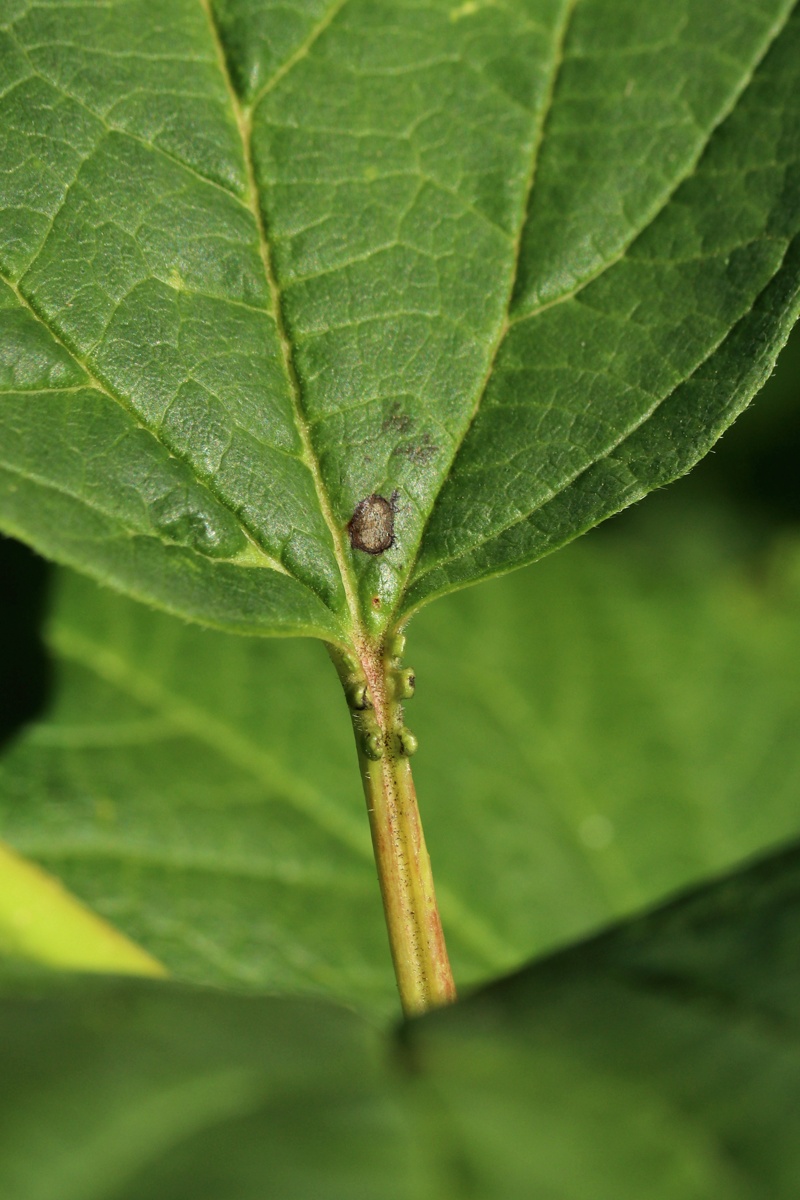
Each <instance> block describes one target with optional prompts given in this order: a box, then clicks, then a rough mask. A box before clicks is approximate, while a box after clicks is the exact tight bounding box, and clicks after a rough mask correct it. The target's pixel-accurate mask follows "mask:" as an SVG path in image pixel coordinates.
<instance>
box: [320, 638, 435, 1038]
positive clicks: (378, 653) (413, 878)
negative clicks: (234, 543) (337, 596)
mask: <svg viewBox="0 0 800 1200" xmlns="http://www.w3.org/2000/svg"><path fill="white" fill-rule="evenodd" d="M404 641H405V639H404V638H402V637H401V636H397V637H394V638H390V639H388V641H387V642H380V643H377V644H376V643H373V642H370V641H366V640H365V641H364V642H363V643H362V645H361V646H360V647H359V650H358V656H357V658H356V657H350V656H349V655H345V654H343V653H342V652H341V651H340V650H339V649H337V648H336V647H333V646H329V647H328V649H329V652H330V655H331V658H332V659H333V662H334V665H335V667H336V669H337V671H338V673H339V678H340V679H341V681H342V686H343V687H344V691H345V696H346V697H347V702H348V705H349V707H350V716H351V718H352V721H353V732H354V733H355V738H356V748H357V751H358V762H359V767H360V769H361V778H362V780H363V783H364V795H365V796H366V800H367V812H368V814H369V823H370V831H371V833H372V847H373V850H374V853H375V864H376V866H377V868H378V880H379V882H380V888H381V895H382V897H383V910H384V914H385V917H386V927H387V930H388V933H389V946H390V948H391V952H392V960H393V962H394V970H395V976H396V977H397V987H398V990H399V992H400V1001H401V1003H402V1006H403V1011H404V1012H405V1013H406V1015H409V1016H411V1015H413V1014H415V1013H421V1012H425V1011H426V1010H427V1009H429V1008H435V1007H437V1006H439V1005H442V1004H449V1003H450V1002H452V1001H453V1000H455V998H456V990H455V985H454V983H453V975H452V972H451V970H450V962H449V960H448V957H447V947H446V946H445V941H444V934H443V932H442V922H441V919H440V917H439V910H438V908H437V905H436V893H435V891H434V886H433V874H432V872H431V862H430V858H429V857H428V851H427V849H426V846H425V837H424V835H423V832H422V822H421V821H420V816H419V809H418V806H417V795H416V791H415V789H414V780H413V777H412V775H411V763H410V761H409V756H410V755H411V754H413V752H414V750H415V749H416V739H415V738H414V736H413V734H411V733H410V732H409V730H408V729H406V727H405V725H404V723H403V706H402V701H403V699H408V698H409V697H410V696H411V695H413V690H414V674H413V672H412V671H407V670H406V671H404V670H401V668H400V664H399V661H398V660H399V655H400V654H401V653H402V648H403V643H404Z"/></svg>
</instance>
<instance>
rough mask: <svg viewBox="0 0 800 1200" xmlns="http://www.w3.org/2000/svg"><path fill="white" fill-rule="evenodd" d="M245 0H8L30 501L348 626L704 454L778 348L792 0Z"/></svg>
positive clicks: (320, 631) (787, 284) (461, 577)
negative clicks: (381, 547) (387, 518)
mask: <svg viewBox="0 0 800 1200" xmlns="http://www.w3.org/2000/svg"><path fill="white" fill-rule="evenodd" d="M213 9H214V11H213V12H211V11H206V9H205V8H204V6H203V4H201V3H200V2H199V0H170V2H169V3H168V4H164V3H163V0H159V2H158V3H156V0H112V2H111V3H108V4H105V5H103V6H102V8H97V7H96V6H84V7H78V8H76V7H75V5H74V4H72V3H64V2H60V0H54V2H51V3H47V4H41V5H33V6H31V5H28V4H26V3H25V2H24V0H4V3H3V4H2V7H1V8H0V130H2V134H0V163H1V164H2V171H1V172H0V347H2V349H0V388H2V389H3V395H2V404H0V430H2V434H1V435H0V526H2V528H3V529H4V530H5V531H7V532H10V533H13V534H15V535H16V536H19V537H21V538H23V539H25V540H28V541H29V542H31V543H32V544H33V545H34V546H35V547H37V548H38V549H39V550H40V551H42V552H43V553H45V554H46V555H48V556H51V557H53V558H56V559H58V560H59V561H61V562H64V563H67V564H69V565H72V566H75V567H78V568H80V569H81V570H83V571H86V572H88V573H90V574H92V575H94V576H95V577H96V578H98V579H101V580H105V581H108V582H111V583H113V584H114V585H115V586H116V587H117V588H119V589H121V590H123V591H126V592H128V593H129V594H131V595H132V596H134V597H138V598H140V599H145V600H148V601H150V602H151V603H154V604H156V605H158V606H160V607H162V608H165V609H167V610H169V611H171V612H174V613H177V614H180V615H182V616H184V617H189V618H191V619H193V620H197V621H200V622H205V623H207V624H211V625H216V626H219V627H222V628H225V629H229V630H236V631H243V630H244V631H249V632H253V633H262V634H265V633H266V634H274V633H284V634H308V635H313V636H317V637H322V638H326V639H328V640H331V641H338V642H340V643H343V642H347V641H348V640H350V639H351V638H352V636H353V632H354V629H355V628H356V627H358V626H361V627H366V628H367V629H368V630H370V631H372V632H380V631H381V630H383V629H384V628H385V627H386V626H387V625H389V624H390V623H392V622H393V621H396V620H398V619H402V618H403V617H404V616H405V615H407V614H408V613H410V612H411V611H413V610H414V609H415V608H416V607H418V606H419V605H420V604H422V603H424V602H426V601H427V600H429V599H430V598H431V597H433V596H435V595H439V594H441V593H442V592H446V591H448V590H451V589H452V588H455V587H460V586H462V585H464V584H466V583H469V582H472V581H474V580H476V579H478V578H481V577H484V576H487V575H492V574H497V573H499V572H501V571H505V570H507V569H509V568H511V567H513V566H517V565H520V564H522V563H525V562H530V561H533V560H534V559H536V558H538V557H541V555H542V554H544V553H546V552H547V551H549V550H551V549H553V548H554V547H556V546H558V545H560V544H562V543H563V542H565V541H567V540H569V539H570V538H572V537H574V536H575V535H576V534H577V533H580V532H581V531H582V530H584V529H586V528H588V527H589V526H590V525H592V524H594V523H596V522H597V521H599V520H601V519H602V518H603V517H604V516H607V515H608V514H609V513H611V512H614V511H617V510H619V509H620V508H622V507H624V506H625V505H626V504H628V503H630V502H631V501H632V500H634V499H636V498H638V497H639V496H641V495H644V494H645V493H646V492H647V491H649V490H651V489H652V488H654V487H656V486H658V485H660V484H661V483H663V482H665V481H666V480H668V479H671V478H674V477H675V476H676V475H678V474H680V473H681V472H683V471H685V470H687V469H688V468H689V467H690V466H691V465H692V463H694V462H695V461H696V460H697V459H698V458H699V457H700V456H701V455H702V454H703V453H704V452H705V451H706V450H707V449H708V448H709V447H710V445H711V444H712V443H713V441H714V440H715V439H716V437H718V436H719V434H720V432H721V431H722V430H723V429H724V428H725V427H726V426H727V425H728V424H729V423H730V421H731V420H733V418H734V417H735V416H736V414H737V413H738V412H739V411H740V410H741V409H742V407H743V406H744V405H745V404H746V403H747V402H748V401H749V399H750V397H751V396H752V395H753V393H754V392H755V391H756V389H757V388H758V386H759V385H760V384H761V383H762V382H763V380H764V379H765V378H766V376H767V375H768V373H769V371H770V369H771V367H772V364H773V362H774V359H775V355H776V354H777V351H778V349H779V348H780V346H781V344H782V342H783V340H785V337H786V335H787V333H788V329H789V327H790V325H791V322H792V320H793V318H794V317H795V315H796V313H797V309H798V283H799V281H800V259H799V258H798V249H797V244H796V240H795V239H796V236H797V226H798V221H800V216H798V214H799V213H800V205H798V203H797V196H798V151H799V149H800V137H799V136H798V131H799V128H800V125H799V123H800V88H798V81H799V75H798V66H797V64H798V61H800V32H798V31H799V30H800V21H798V19H797V16H796V15H795V14H794V12H793V5H792V3H791V2H790V0H748V3H747V4H744V5H739V6H736V7H734V8H731V6H729V5H726V6H720V5H718V4H715V3H712V2H711V0H669V3H666V4H661V5H658V6H652V5H641V4H638V3H634V2H633V0H624V2H623V3H620V0H580V2H577V0H514V3H511V4H508V5H505V6H503V7H500V8H498V7H497V6H493V5H484V4H482V3H480V2H473V0H469V2H468V3H463V4H462V3H453V2H452V0H447V3H442V2H441V0H428V2H427V3H425V4H424V5H419V4H417V3H410V2H405V0H398V2H396V3H389V2H383V0H382V2H381V3H380V4H376V3H373V2H372V0H351V2H350V3H349V4H343V3H341V0H334V2H333V3H331V4H328V5H323V4H322V3H320V0H304V2H303V4H302V5H298V6H294V7H286V6H285V5H284V4H282V3H276V2H273V0H267V2H264V3H255V2H254V0H217V3H216V4H215V5H214V6H213ZM395 491H396V492H397V497H396V500H395V506H396V511H395V514H394V533H395V542H394V544H393V545H392V546H391V547H389V548H388V549H386V550H385V551H384V552H382V553H380V554H375V555H371V554H365V553H364V552H363V551H362V550H359V549H353V548H351V546H350V543H349V540H348V537H347V532H346V527H347V523H348V521H349V519H350V517H351V516H352V514H353V512H354V509H355V508H356V506H357V504H358V503H359V502H360V501H362V500H363V499H365V498H367V497H369V496H370V495H371V494H380V495H383V496H384V497H387V498H388V497H390V496H393V495H394V493H395Z"/></svg>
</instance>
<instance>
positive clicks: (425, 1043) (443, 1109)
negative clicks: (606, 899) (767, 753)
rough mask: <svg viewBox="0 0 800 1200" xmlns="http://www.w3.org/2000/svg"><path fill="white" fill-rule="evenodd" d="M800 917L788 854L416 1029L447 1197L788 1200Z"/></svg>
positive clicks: (798, 1162)
mask: <svg viewBox="0 0 800 1200" xmlns="http://www.w3.org/2000/svg"><path fill="white" fill-rule="evenodd" d="M798 916H800V851H798V850H797V848H794V849H792V850H790V851H788V852H785V853H783V854H777V855H775V856H774V857H772V858H769V859H767V860H765V861H764V862H762V863H760V864H758V865H757V866H755V867H751V868H750V869H748V870H745V871H742V872H741V873H740V874H739V875H735V876H732V877H730V878H727V879H723V880H721V881H720V882H718V883H715V884H713V885H711V886H707V887H705V888H703V889H702V890H700V891H699V892H697V893H695V894H694V895H691V896H689V897H687V898H685V899H682V900H680V901H679V902H677V903H674V904H672V905H670V906H668V907H667V908H665V909H662V910H661V911H658V912H656V913H654V914H652V915H650V916H646V917H644V918H637V919H636V920H634V921H632V922H630V924H628V925H623V926H622V927H621V928H619V929H616V930H614V931H612V932H611V933H609V934H606V935H605V936H603V937H600V938H598V939H597V940H596V941H593V942H589V943H587V944H585V945H583V946H578V947H576V948H574V949H572V950H569V951H567V952H565V953H563V954H561V955H558V956H556V957H555V958H553V959H550V960H548V961H545V962H544V963H542V964H540V965H538V966H537V965H534V966H533V967H531V968H529V969H527V970H526V971H523V972H522V973H520V974H519V975H518V976H516V977H514V978H512V979H510V980H508V981H505V982H502V983H500V984H498V985H496V986H495V987H493V988H490V989H488V990H487V991H486V992H485V993H483V994H482V995H479V996H477V997H475V998H474V999H472V1000H470V1001H468V1002H467V1003H466V1005H464V1006H462V1007H461V1008H460V1009H459V1010H457V1011H453V1012H452V1013H448V1014H446V1015H442V1016H435V1017H433V1018H432V1019H428V1020H425V1021H423V1022H421V1023H420V1024H419V1025H418V1026H416V1027H415V1028H412V1029H411V1031H410V1033H411V1038H410V1041H411V1049H412V1052H413V1062H414V1065H415V1069H416V1071H417V1072H418V1073H419V1074H420V1075H421V1076H422V1078H423V1079H424V1080H425V1082H426V1084H430V1085H431V1086H432V1088H433V1090H434V1091H435V1094H436V1101H435V1103H434V1104H430V1103H429V1107H428V1111H429V1112H430V1111H433V1112H435V1113H437V1115H438V1118H439V1122H438V1128H444V1129H446V1130H447V1132H448V1135H449V1137H450V1138H451V1139H452V1141H453V1143H455V1145H456V1146H457V1147H458V1152H457V1157H456V1156H455V1155H454V1156H453V1157H454V1158H455V1164H456V1165H455V1170H453V1171H452V1176H453V1177H455V1179H456V1180H460V1181H463V1182H462V1184H461V1187H462V1190H461V1191H459V1187H458V1184H456V1187H455V1188H454V1189H453V1193H454V1195H456V1196H459V1195H464V1196H469V1197H484V1196H485V1197H487V1200H488V1198H489V1197H495V1196H504V1197H509V1198H510V1200H516V1198H517V1197H519V1200H522V1198H523V1197H527V1196H530V1195H540V1194H541V1195H543V1196H550V1195H552V1196H558V1197H564V1198H565V1200H572V1198H573V1197H574V1198H575V1200H578V1198H579V1197H580V1198H583V1197H585V1196H587V1195H591V1196H592V1197H593V1198H594V1197H596V1198H597V1200H628V1198H630V1200H640V1198H641V1197H643V1196H647V1197H648V1200H649V1198H650V1197H652V1198H653V1200H700V1198H701V1197H703V1198H706V1197H707V1198H708V1200H723V1198H724V1200H749V1198H750V1197H752V1198H753V1200H755V1198H756V1197H759V1198H760V1197H766V1196H769V1197H771V1198H773V1200H783V1198H784V1197H786V1200H789V1197H792V1196H794V1194H795V1192H796V1187H797V1172H798V1169H800V1155H799V1154H798V1146H800V1140H799V1139H798V1133H799V1132H800V1126H799V1124H798V1117H797V1114H798V1103H799V1102H800V1006H798V999H797V997H798V983H799V982H800V980H798V967H797V964H798V954H797V950H798V935H797V930H798ZM436 1132H438V1130H437V1131H436ZM436 1132H434V1137H435V1136H436ZM451 1161H452V1160H451ZM465 1183H466V1186H464V1184H465Z"/></svg>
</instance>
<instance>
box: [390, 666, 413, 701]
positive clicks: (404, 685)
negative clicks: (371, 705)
mask: <svg viewBox="0 0 800 1200" xmlns="http://www.w3.org/2000/svg"><path fill="white" fill-rule="evenodd" d="M416 686H417V677H416V675H415V674H414V672H413V671H412V670H411V668H409V669H408V670H406V671H398V673H397V677H396V680H395V695H396V696H397V698H398V700H410V699H411V697H412V696H413V695H414V689H415V688H416Z"/></svg>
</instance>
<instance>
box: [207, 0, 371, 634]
mask: <svg viewBox="0 0 800 1200" xmlns="http://www.w3.org/2000/svg"><path fill="white" fill-rule="evenodd" d="M345 3H346V0H339V2H338V4H335V5H333V6H332V8H331V10H329V13H330V15H329V16H328V19H327V20H325V19H324V18H323V21H321V22H320V23H319V24H318V26H317V27H316V30H315V31H312V35H310V36H309V37H308V38H307V39H306V41H305V43H304V44H303V46H302V47H301V48H300V49H301V51H302V53H300V52H298V53H297V54H296V55H295V56H293V57H292V58H290V59H289V60H287V63H286V64H284V66H285V70H284V71H283V75H281V78H283V77H284V76H285V75H286V74H288V72H289V70H291V67H292V66H293V65H294V63H295V62H297V61H299V60H300V58H302V57H304V56H305V54H307V53H308V49H309V48H310V46H311V45H313V43H314V42H315V41H316V39H317V38H318V37H319V36H320V34H321V33H322V32H323V31H324V30H325V29H326V28H327V27H328V25H329V24H330V22H331V21H332V20H333V19H334V17H335V16H336V13H337V12H339V11H340V10H341V9H342V7H343V6H344V4H345ZM200 5H201V7H202V9H203V12H204V13H205V15H206V20H207V21H208V27H209V31H210V34H211V37H212V39H213V43H214V47H215V49H216V54H217V59H218V62H219V69H220V71H221V73H222V77H223V80H224V82H225V87H226V89H227V92H228V101H229V103H230V106H231V111H232V113H233V116H234V119H235V121H236V127H237V129H238V131H239V137H240V140H241V144H242V154H243V158H244V164H245V173H246V177H247V196H246V204H247V206H248V208H249V209H250V212H251V213H252V215H253V220H254V221H255V226H256V230H257V233H258V245H259V253H260V255H261V261H262V264H263V267H264V276H265V278H266V281H267V286H268V288H269V292H270V296H271V297H272V307H273V320H274V322H275V328H276V332H277V335H278V343H279V345H280V348H281V356H282V359H283V370H284V374H285V377H286V381H287V383H288V387H289V395H290V398H291V402H292V415H293V417H294V424H295V428H296V430H297V433H298V436H299V438H300V443H301V445H302V461H303V463H304V464H305V466H306V467H307V469H308V470H309V472H310V474H311V477H312V480H313V483H314V491H315V493H316V496H317V502H318V504H319V507H320V511H321V513H322V518H323V520H324V522H325V524H326V525H327V527H328V532H329V534H330V537H331V542H332V544H333V552H334V555H335V557H336V564H337V566H338V568H339V574H340V576H341V580H342V587H343V588H344V593H345V597H346V600H347V607H348V609H349V612H350V620H351V623H352V632H353V633H354V634H356V635H359V634H360V635H361V636H362V637H363V621H362V618H361V612H360V606H359V603H358V586H357V583H356V580H355V577H354V574H353V570H352V567H351V565H350V562H349V560H348V556H347V552H346V550H345V546H344V538H343V530H342V529H341V528H340V526H339V523H338V522H337V521H336V519H335V516H334V513H333V506H332V504H331V501H330V497H329V496H328V492H327V489H326V487H325V483H324V480H323V478H322V471H321V468H320V463H319V459H318V457H317V454H316V451H315V449H314V443H313V441H312V438H311V432H310V428H309V422H308V419H307V417H306V413H305V406H304V404H303V393H302V387H301V384H300V379H299V376H298V374H297V370H296V367H295V362H294V347H293V346H292V343H291V341H290V339H289V335H288V332H287V329H286V321H285V318H284V313H283V297H282V295H281V290H280V287H279V285H278V279H277V276H276V274H275V271H274V268H273V265H272V249H271V246H270V242H269V236H268V231H267V227H266V223H265V219H264V213H263V211H262V207H261V204H260V203H259V188H258V183H257V180H256V173H255V165H254V162H253V146H252V140H253V139H252V120H253V116H254V114H255V110H256V105H257V101H256V102H254V103H253V104H252V105H251V106H249V107H248V108H247V109H245V108H244V107H243V106H242V104H241V103H240V101H239V96H238V94H237V92H236V89H235V87H234V85H233V79H232V78H231V74H230V71H229V69H228V61H227V57H226V55H225V48H224V46H223V44H222V39H221V37H220V33H219V29H218V28H217V24H216V21H215V19H214V14H213V12H212V11H211V4H210V0H200ZM275 82H277V79H276V77H275V76H273V83H272V86H274V84H275ZM268 90H269V89H268V88H266V89H262V93H261V94H260V95H259V100H260V99H261V96H262V95H266V93H267V91H268ZM327 607H329V608H330V607H332V606H331V605H330V604H328V605H327Z"/></svg>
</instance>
